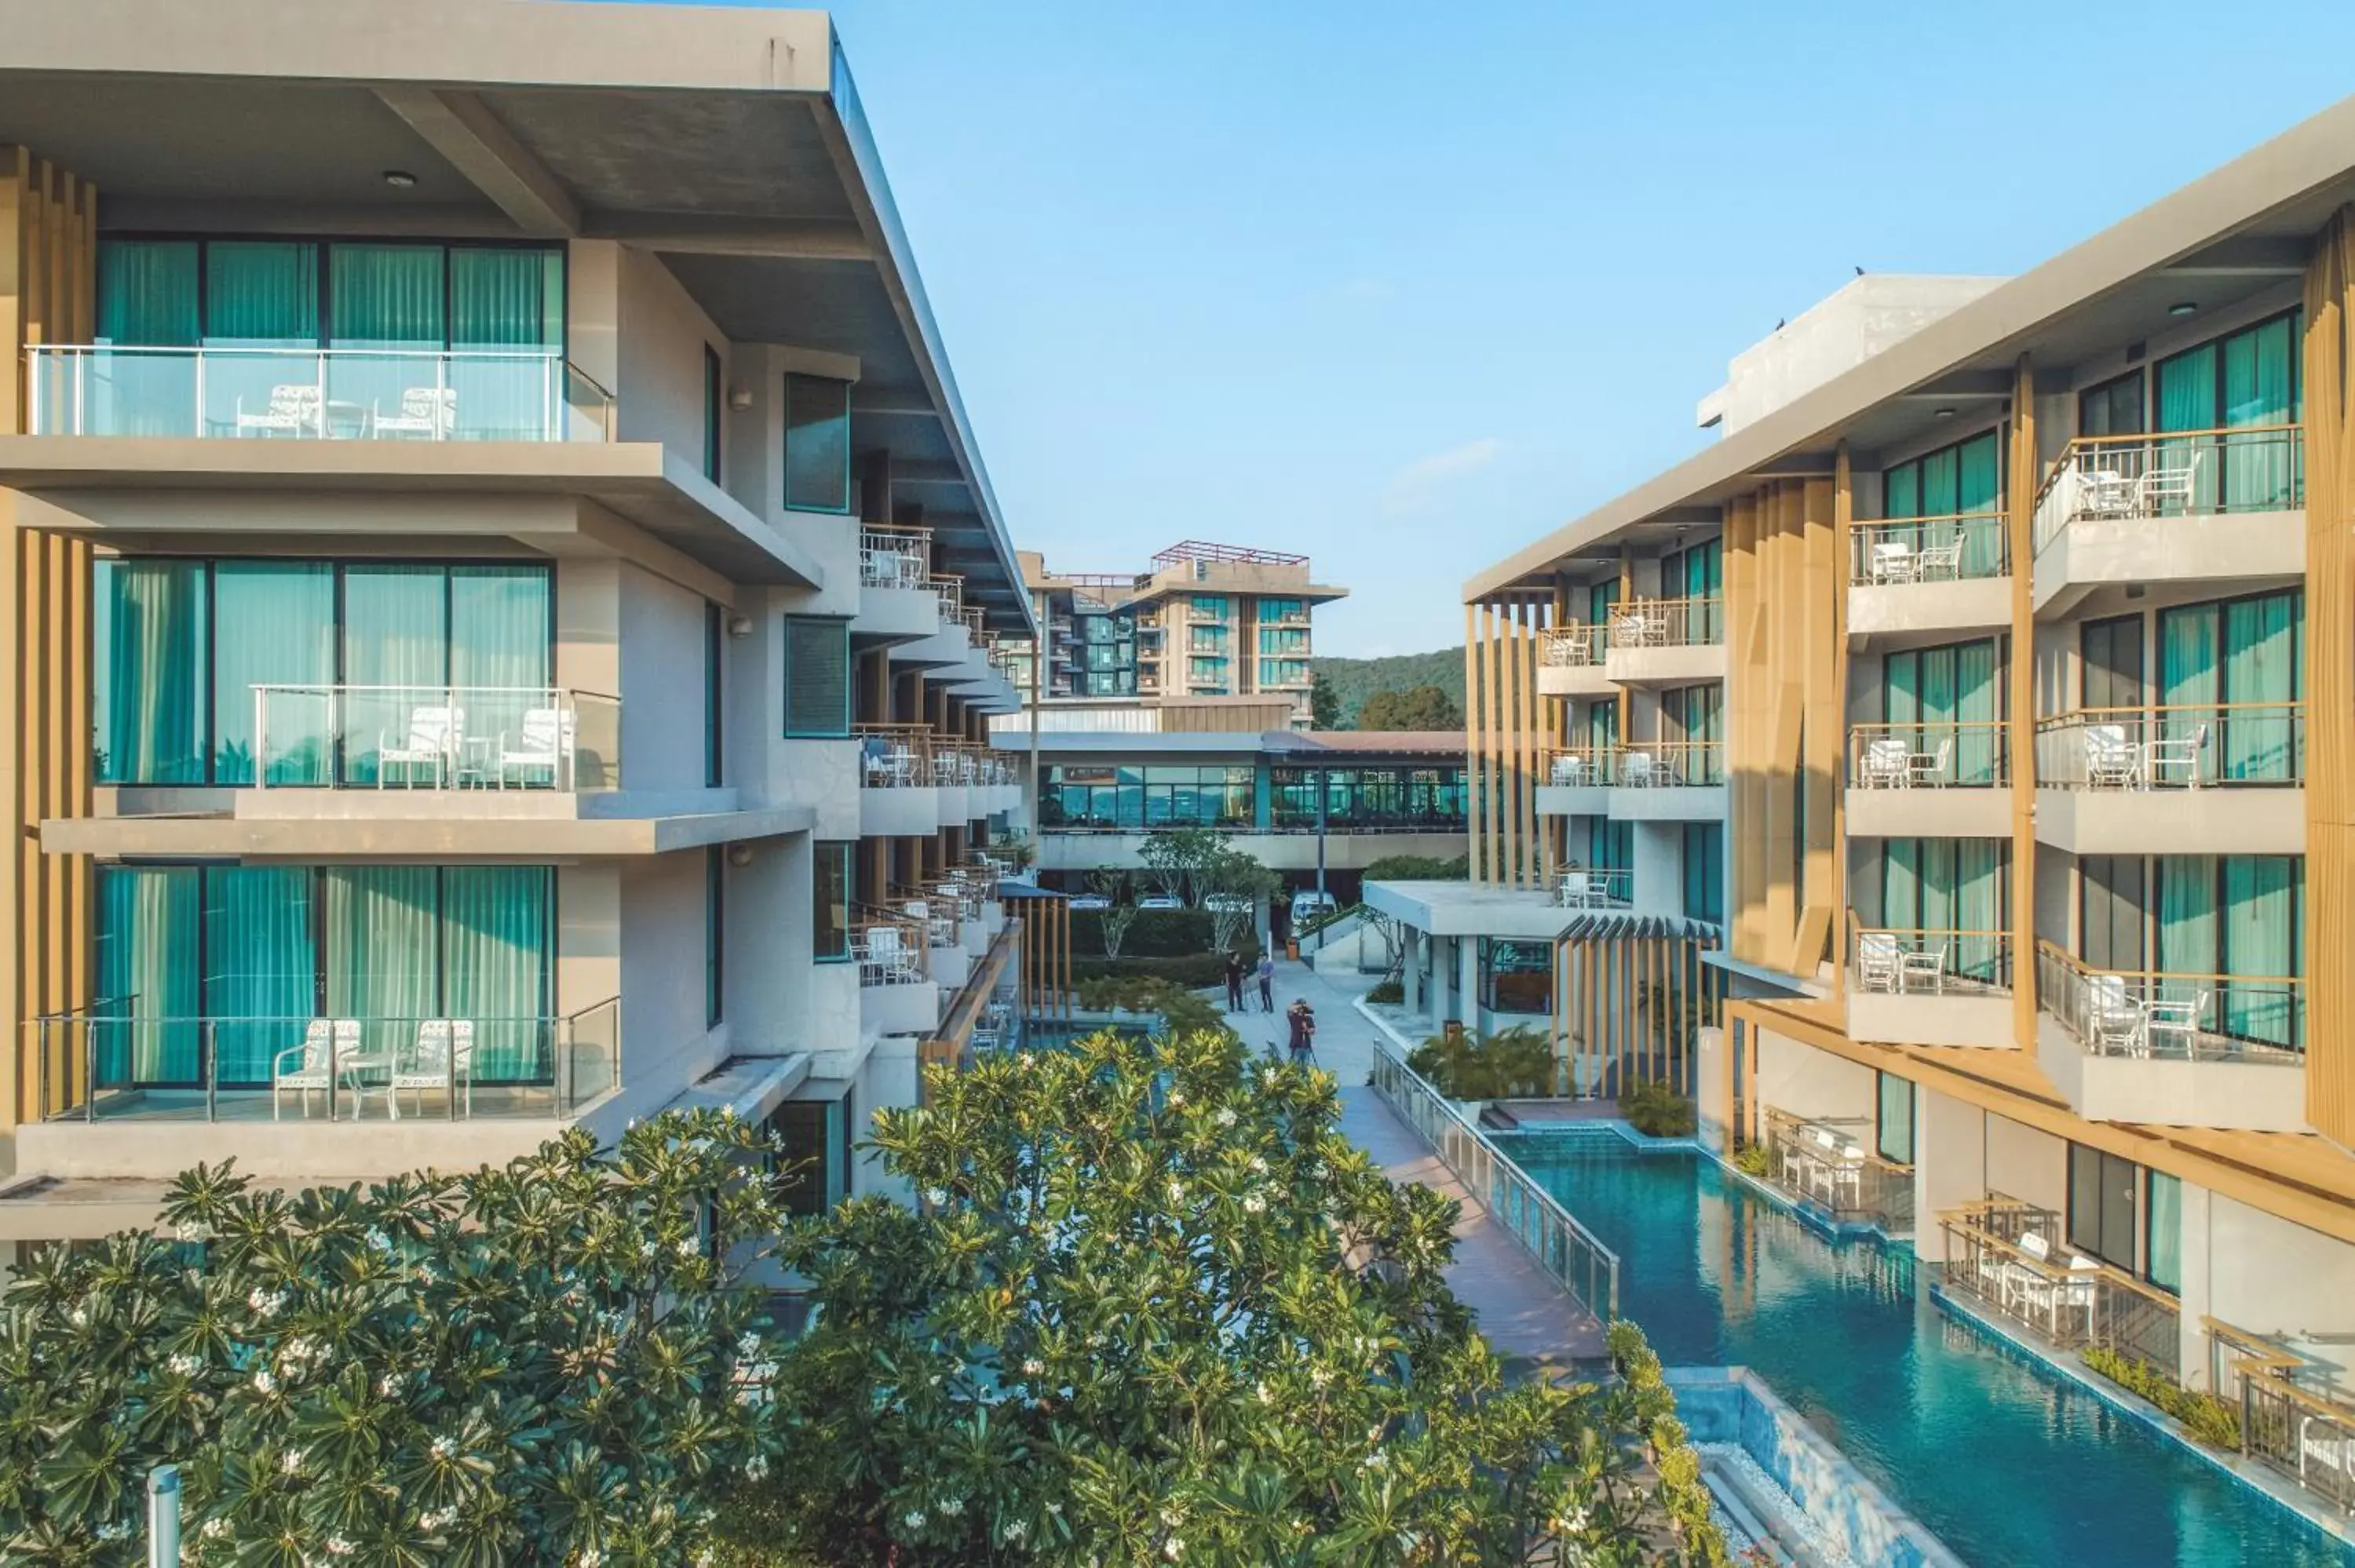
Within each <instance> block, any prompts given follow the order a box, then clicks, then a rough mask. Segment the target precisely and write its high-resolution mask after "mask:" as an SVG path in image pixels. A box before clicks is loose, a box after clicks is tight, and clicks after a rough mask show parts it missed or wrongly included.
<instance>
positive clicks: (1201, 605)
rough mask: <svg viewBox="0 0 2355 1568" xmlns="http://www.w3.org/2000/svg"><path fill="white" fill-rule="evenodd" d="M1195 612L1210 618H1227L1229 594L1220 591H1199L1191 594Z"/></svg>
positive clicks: (1199, 615)
mask: <svg viewBox="0 0 2355 1568" xmlns="http://www.w3.org/2000/svg"><path fill="white" fill-rule="evenodd" d="M1191 602H1192V604H1193V607H1194V613H1195V615H1196V616H1198V617H1201V618H1204V619H1207V620H1225V619H1226V618H1227V596H1226V595H1224V594H1220V593H1198V594H1195V595H1192V596H1191Z"/></svg>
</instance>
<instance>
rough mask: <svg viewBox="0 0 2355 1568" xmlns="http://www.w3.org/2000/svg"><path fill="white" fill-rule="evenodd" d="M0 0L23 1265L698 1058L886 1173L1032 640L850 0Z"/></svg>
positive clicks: (1000, 975)
mask: <svg viewBox="0 0 2355 1568" xmlns="http://www.w3.org/2000/svg"><path fill="white" fill-rule="evenodd" d="M0 34H4V35H5V46H6V47H5V51H0V350H5V355H6V366H7V374H5V376H0V521H4V522H5V524H6V525H7V528H8V532H9V538H8V541H7V548H6V549H5V551H0V577H5V588H0V622H5V639H6V647H7V648H8V651H9V652H10V654H11V656H12V657H11V661H10V665H9V671H8V675H7V679H6V680H5V683H0V735H5V736H6V742H5V744H6V746H7V748H8V749H7V753H6V755H7V758H8V775H7V776H8V779H9V786H8V798H9V800H11V802H12V807H11V809H12V810H15V811H16V818H15V821H16V824H17V828H18V832H17V834H16V843H17V848H16V851H14V852H12V853H10V854H9V855H8V856H7V857H6V861H5V867H6V869H5V877H6V883H7V885H6V893H5V897H0V911H5V914H0V999H5V1006H6V1007H8V1008H9V1009H11V1010H12V1011H13V1014H14V1017H15V1019H16V1021H17V1026H16V1032H15V1033H14V1034H13V1036H12V1039H11V1042H10V1044H9V1046H8V1048H7V1049H6V1050H5V1051H0V1266H5V1264H6V1263H7V1262H8V1261H9V1260H10V1257H11V1255H12V1254H13V1251H14V1248H15V1247H16V1245H22V1244H26V1243H37V1242H42V1241H48V1240H54V1239H59V1238H75V1237H88V1236H94V1235H99V1234H104V1233H106V1232H108V1231H111V1230H112V1229H115V1228H118V1227H121V1226H123V1225H137V1224H147V1223H150V1222H151V1221H152V1217H153V1214H154V1212H155V1200H156V1197H157V1194H158V1193H159V1192H160V1191H161V1190H162V1187H163V1184H164V1182H165V1181H166V1180H167V1179H168V1178H170V1177H171V1176H172V1175H174V1174H175V1173H176V1172H177V1171H181V1170H183V1169H186V1168H187V1167H190V1166H193V1165H195V1164H196V1163H197V1162H198V1161H200V1160H202V1161H209V1162H214V1163H218V1162H219V1161H221V1160H227V1159H229V1158H230V1157H232V1156H233V1157H234V1158H235V1159H236V1160H237V1163H238V1167H239V1169H240V1171H246V1172H249V1173H250V1174H252V1175H255V1176H257V1177H259V1178H261V1179H262V1180H264V1181H282V1182H285V1183H288V1184H293V1183H313V1182H321V1181H349V1180H359V1179H367V1178H372V1177H378V1176H382V1175H385V1174H387V1173H389V1172H392V1171H401V1170H407V1169H413V1168H416V1167H420V1166H440V1167H443V1168H448V1167H452V1166H466V1167H471V1166H474V1165H476V1164H479V1163H485V1162H488V1163H492V1164H496V1163H499V1162H502V1161H504V1160H507V1159H509V1158H512V1157H513V1156H515V1155H517V1154H519V1153H521V1152H524V1151H526V1150H530V1149H532V1148H534V1147H535V1146H537V1145H538V1143H540V1142H541V1141H542V1140H544V1139H548V1138H549V1137H551V1136H553V1135H555V1134H557V1133H559V1132H560V1131H562V1130H563V1129H565V1128H572V1127H581V1128H587V1129H588V1130H589V1131H591V1133H593V1134H595V1135H597V1136H598V1137H600V1138H601V1139H602V1138H610V1137H612V1136H613V1134H615V1133H616V1132H618V1130H619V1129H620V1128H622V1127H623V1125H624V1124H625V1123H626V1122H627V1121H629V1120H630V1119H632V1118H642V1117H645V1116H648V1115H652V1114H655V1113H657V1112H659V1111H661V1110H663V1109H664V1108H666V1107H672V1106H679V1105H704V1106H714V1105H727V1106H732V1107H736V1108H737V1109H738V1110H739V1111H740V1112H741V1113H742V1114H744V1115H746V1116H747V1117H751V1118H762V1119H773V1121H774V1122H775V1123H776V1124H777V1125H778V1126H779V1127H780V1128H782V1129H783V1131H784V1132H785V1134H786V1135H787V1137H788V1139H789V1140H791V1141H792V1142H793V1143H794V1146H795V1147H796V1148H798V1149H800V1150H803V1151H805V1152H806V1153H808V1154H810V1155H813V1156H816V1157H820V1159H821V1164H820V1167H819V1170H818V1171H817V1172H816V1173H815V1174H813V1175H812V1176H811V1177H810V1178H809V1179H808V1181H807V1182H806V1189H807V1190H806V1192H805V1199H806V1200H807V1201H809V1202H816V1201H820V1200H822V1199H823V1198H824V1197H826V1196H827V1195H829V1194H839V1193H841V1192H845V1191H851V1190H857V1191H874V1190H879V1188H880V1185H881V1177H880V1174H879V1171H874V1170H872V1169H869V1168H860V1169H854V1168H853V1164H854V1162H853V1160H852V1158H851V1156H850V1153H849V1150H848V1145H849V1143H850V1141H851V1140H852V1139H854V1138H856V1137H857V1136H858V1135H859V1129H860V1126H861V1124H862V1122H863V1120H864V1119H865V1118H866V1117H868V1115H869V1114H870V1113H871V1112H872V1111H873V1110H874V1109H875V1108H876V1107H881V1106H891V1105H904V1104H909V1103H911V1102H913V1101H914V1100H915V1099H916V1098H917V1096H918V1065H919V1062H920V1060H922V1059H926V1058H938V1057H944V1056H950V1055H954V1053H955V1052H956V1051H957V1050H958V1049H959V1048H960V1047H961V1046H962V1045H963V1044H964V1043H965V1041H966V1039H967V1037H968V1035H969V1034H970V1033H971V1032H972V1031H973V1030H974V1029H975V1027H976V1025H977V1023H979V1022H982V1021H985V1020H987V1019H989V1018H990V1017H991V1016H992V1015H993V1012H994V1011H995V1010H994V1008H993V1003H996V1002H1000V1001H1001V999H1002V997H1003V995H1004V993H1006V992H1007V991H1009V990H1010V988H1011V987H1012V986H1013V985H1014V984H1015V983H1016V977H1017V975H1018V972H1019V969H1018V964H1017V963H1016V961H1015V960H1016V953H1015V948H1016V945H1017V943H1018V939H1019V933H1020V930H1021V923H1020V922H1019V921H1018V920H1016V919H1012V918H1010V917H1009V916H1008V915H1007V906H1006V904H1005V902H1004V897H1003V895H1004V891H1005V890H1003V889H1002V888H1001V885H1000V883H999V880H998V875H997V873H998V870H999V867H998V866H997V865H996V864H995V863H992V862H991V860H990V859H989V858H988V857H987V856H986V853H985V852H986V848H987V846H988V844H989V842H991V841H992V840H993V839H994V838H996V836H998V835H999V834H1002V833H1005V832H1020V831H1022V829H1023V827H1024V811H1023V802H1022V794H1021V790H1020V789H1019V788H1018V783H1017V779H1016V774H1015V772H1014V770H1013V769H1012V768H1010V767H1008V766H1007V764H1006V763H1005V762H1004V761H1003V760H1002V759H1000V758H996V757H995V756H993V754H992V753H991V751H990V749H989V747H988V746H987V744H986V740H987V730H986V724H987V720H988V717H989V716H990V715H993V714H1000V713H1007V712H1012V711H1014V710H1015V709H1016V708H1017V707H1018V705H1019V701H1020V698H1019V695H1018V692H1017V689H1016V687H1015V685H1014V683H1013V682H1012V680H1011V679H1010V678H1009V676H1008V673H1007V661H1008V655H1007V652H1005V651H1004V649H1003V648H1002V647H1001V646H1000V644H1001V641H1002V640H1004V641H1020V640H1027V639H1028V638H1030V637H1031V636H1033V635H1034V633H1035V627H1034V624H1033V622H1032V619H1031V615H1030V609H1029V599H1028V594H1027V592H1026V591H1025V588H1024V586H1023V581H1022V577H1021V574H1020V572H1019V569H1018V565H1017V562H1016V558H1015V555H1014V551H1013V547H1012V544H1011V541H1010V539H1009V538H1008V536H1007V529H1006V525H1005V522H1004V520H1003V519H1002V517H1001V516H1000V515H999V513H998V508H997V505H996V501H995V500H994V498H993V497H992V495H991V493H990V488H989V482H988V478H987V475H986V471H984V468H983V466H982V461H981V455H980V452H979V450H978V449H977V448H976V446H975V441H974V437H973V432H972V429H971V427H970V426H969V424H968V422H967V419H966V417H965V413H964V408H963V407H962V405H961V404H960V402H959V399H958V396H957V390H956V383H955V380H954V376H952V374H951V372H950V367H949V363H948V359H947V357H946V355H945V352H944V350H943V345H942V343H941V338H940V334H939V332H938V330H937V328H936V327H935V325H934V323H933V321H932V315H931V312H930V310H929V308H928V306H927V304H926V302H925V298H924V291H923V287H922V282H921V281H920V280H919V278H918V276H917V272H916V269H915V264H914V260H913V258H912V256H911V253H910V251H909V248H908V243H907V238H906V236H905V234H904V232H903V230H902V228H901V227H900V221H899V217H898V215H897V214H896V212H895V211H894V209H893V207H892V202H891V196H890V189H889V187H888V186H887V185H886V184H885V181H884V176H883V171H882V169H881V167H880V165H879V162H878V160H877V156H876V152H875V146H874V143H873V140H872V138H871V136H870V134H869V132H868V126H867V123H866V122H865V120H864V118H863V116H862V114H861V111H860V109H859V105H858V94H857V91H856V89H855V88H854V86H853V84H852V80H851V77H850V73H849V69H848V68H847V64H846V62H845V60H844V58H843V55H842V51H841V49H840V48H839V47H838V45H837V40H836V38H835V36H834V31H833V27H832V25H831V23H830V21H829V19H828V18H827V17H826V16H825V15H824V14H822V13H817V12H786V11H772V10H741V11H736V10H718V9H677V8H672V7H666V6H665V7H656V6H638V5H554V4H509V3H504V0H416V3H415V4H411V5H404V6H401V7H398V8H386V7H382V6H370V5H357V4H349V3H346V0H332V3H317V4H307V5H301V6H293V5H287V4H284V3H283V0H216V3H214V4H210V5H203V6H194V7H192V6H186V5H178V4H173V3H170V0H22V3H20V4H17V5H12V6H11V7H9V11H8V16H7V17H6V20H5V23H0Z"/></svg>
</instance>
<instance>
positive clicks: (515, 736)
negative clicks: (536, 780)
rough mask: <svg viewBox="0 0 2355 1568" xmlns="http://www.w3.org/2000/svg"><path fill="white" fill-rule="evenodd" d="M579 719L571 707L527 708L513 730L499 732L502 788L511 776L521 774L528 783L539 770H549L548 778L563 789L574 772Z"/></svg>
mask: <svg viewBox="0 0 2355 1568" xmlns="http://www.w3.org/2000/svg"><path fill="white" fill-rule="evenodd" d="M578 722H579V721H578V718H577V716H576V715H574V713H573V711H572V710H571V709H570V708H526V709H525V710H524V714H523V721H522V723H521V724H520V725H519V726H517V728H516V729H514V730H513V731H507V730H501V731H500V732H499V787H500V788H501V789H505V788H506V783H507V779H508V776H509V775H511V774H521V775H524V777H523V778H521V779H517V782H518V783H528V782H529V781H530V779H529V775H530V774H531V773H532V772H534V771H536V770H537V769H539V768H547V769H548V781H549V784H550V785H551V786H553V787H556V788H559V789H561V788H562V787H563V786H564V784H565V783H566V782H567V780H569V779H570V778H571V775H572V767H571V763H572V745H573V736H574V731H575V729H576V727H577V725H578Z"/></svg>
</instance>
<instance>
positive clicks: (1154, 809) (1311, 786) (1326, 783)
mask: <svg viewBox="0 0 2355 1568" xmlns="http://www.w3.org/2000/svg"><path fill="white" fill-rule="evenodd" d="M1320 789H1321V790H1322V794H1323V804H1324V825H1325V828H1326V831H1327V832H1353V831H1397V832H1459V831H1461V830H1462V829H1463V827H1464V825H1465V770H1464V769H1463V768H1461V767H1453V768H1413V767H1404V766H1401V767H1351V768H1268V769H1267V810H1266V814H1265V816H1264V818H1263V817H1262V815H1261V813H1260V810H1259V804H1258V793H1259V770H1258V769H1257V768H1255V767H1254V766H1253V765H1252V764H1251V763H1241V762H1239V763H1220V764H1211V765H1207V766H1197V765H1190V764H1177V765H1153V766H1143V767H1124V766H1115V765H1112V764H1101V765H1099V764H1087V765H1081V764H1071V763H1060V764H1050V765H1049V766H1048V767H1047V768H1045V770H1044V779H1043V780H1042V783H1041V786H1040V789H1039V815H1040V817H1041V818H1042V819H1043V821H1042V822H1041V825H1042V826H1044V827H1046V828H1048V829H1050V830H1058V829H1060V830H1061V831H1064V832H1071V831H1075V830H1088V829H1093V830H1099V831H1103V832H1152V831H1153V830H1155V829H1156V828H1165V827H1208V828H1224V829H1229V830H1231V831H1232V832H1314V831H1316V826H1317V821H1318V816H1317V806H1318V795H1319V790H1320Z"/></svg>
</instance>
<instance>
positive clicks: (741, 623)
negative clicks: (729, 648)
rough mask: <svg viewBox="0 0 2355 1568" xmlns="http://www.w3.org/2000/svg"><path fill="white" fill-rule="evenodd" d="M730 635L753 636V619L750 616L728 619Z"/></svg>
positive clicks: (732, 616) (734, 616)
mask: <svg viewBox="0 0 2355 1568" xmlns="http://www.w3.org/2000/svg"><path fill="white" fill-rule="evenodd" d="M728 635H729V636H730V637H750V636H751V635H752V618H751V616H749V615H731V616H730V617H729V618H728Z"/></svg>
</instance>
